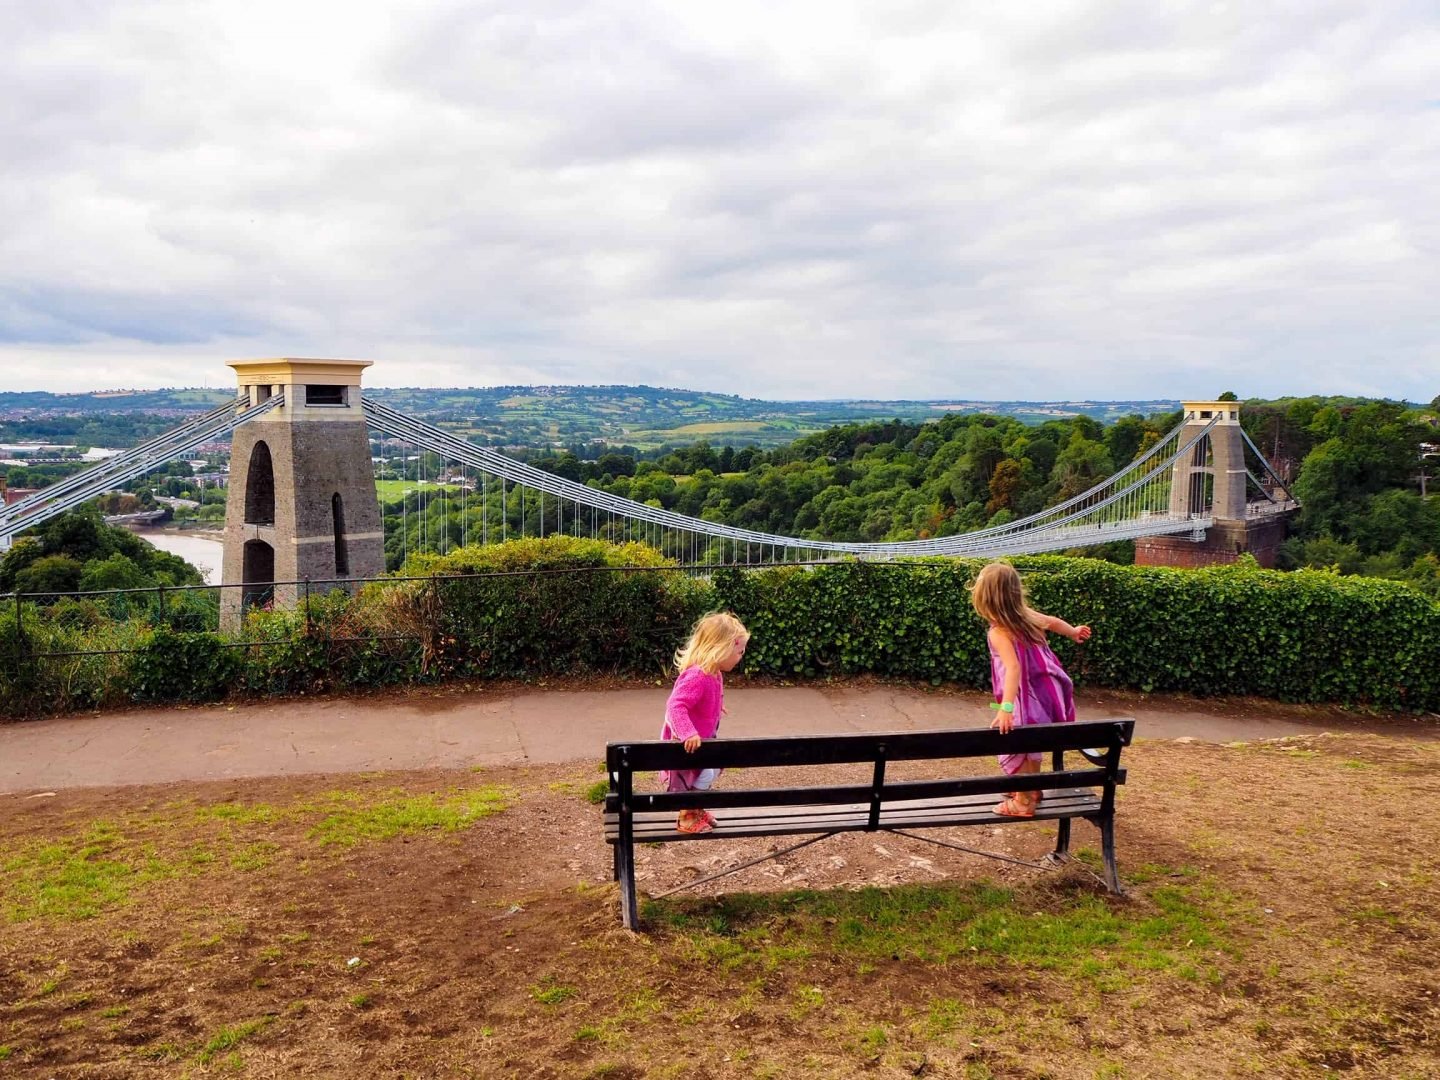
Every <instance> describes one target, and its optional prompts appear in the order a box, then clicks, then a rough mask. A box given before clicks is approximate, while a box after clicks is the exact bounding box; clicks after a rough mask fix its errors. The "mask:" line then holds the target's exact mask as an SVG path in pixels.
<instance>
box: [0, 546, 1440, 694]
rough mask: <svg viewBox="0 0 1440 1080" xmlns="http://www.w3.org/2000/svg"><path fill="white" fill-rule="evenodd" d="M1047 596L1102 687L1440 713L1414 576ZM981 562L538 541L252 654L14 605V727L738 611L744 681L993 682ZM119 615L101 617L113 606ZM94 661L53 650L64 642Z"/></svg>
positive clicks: (455, 565) (522, 656)
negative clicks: (781, 561) (723, 561)
mask: <svg viewBox="0 0 1440 1080" xmlns="http://www.w3.org/2000/svg"><path fill="white" fill-rule="evenodd" d="M1014 562H1015V564H1016V566H1017V567H1019V569H1020V570H1021V572H1022V574H1023V576H1024V578H1025V581H1026V587H1027V590H1028V592H1029V596H1030V600H1031V603H1032V604H1034V605H1035V606H1036V607H1038V608H1041V609H1042V610H1045V611H1049V612H1051V613H1053V614H1056V615H1060V616H1062V617H1064V618H1066V619H1069V620H1070V621H1072V622H1086V623H1089V624H1090V626H1091V627H1092V628H1093V630H1094V636H1093V637H1092V638H1091V639H1090V641H1089V642H1088V643H1087V644H1086V645H1084V646H1077V645H1075V644H1073V643H1071V642H1069V641H1066V640H1063V639H1056V640H1055V641H1054V642H1053V644H1054V646H1055V650H1056V652H1057V653H1058V654H1059V656H1060V658H1061V660H1062V661H1063V662H1064V663H1065V665H1066V666H1067V668H1068V669H1069V670H1070V672H1071V673H1072V674H1073V675H1074V676H1075V677H1076V681H1077V683H1079V684H1081V685H1087V684H1088V685H1091V686H1104V687H1116V688H1124V689H1130V690H1138V691H1143V692H1152V691H1172V692H1182V693H1188V694H1194V695H1197V696H1213V695H1219V694H1226V695H1257V696H1261V697H1268V698H1274V699H1278V700H1281V701H1292V702H1308V703H1328V704H1341V705H1364V706H1372V707H1377V708H1383V709H1393V710H1402V711H1412V712H1426V711H1429V712H1434V711H1440V604H1437V602H1436V601H1434V600H1431V599H1429V598H1428V597H1426V596H1425V595H1424V594H1422V593H1420V592H1418V591H1416V590H1414V589H1412V588H1410V587H1408V586H1406V585H1403V584H1399V583H1394V582H1388V581H1383V580H1379V579H1373V578H1355V577H1341V576H1339V575H1337V574H1332V573H1325V572H1320V571H1295V572H1291V573H1280V572H1275V571H1267V570H1261V569H1259V568H1258V567H1256V566H1255V565H1254V564H1253V562H1248V561H1247V562H1242V563H1241V564H1237V565H1235V566H1230V567H1217V568H1211V569H1206V570H1178V569H1166V568H1156V567H1133V566H1117V565H1114V564H1111V563H1105V562H1099V561H1096V560H1091V559H1075V558H1064V557H1059V556H1033V557H1025V558H1020V559H1016V560H1014ZM981 565H983V564H982V563H981V562H979V561H973V560H953V559H922V560H905V561H896V562H891V563H861V562H842V563H831V564H824V565H820V566H798V565H792V566H776V567H767V568H757V569H744V570H742V569H736V568H727V569H719V570H716V571H714V572H713V574H712V575H711V576H710V578H709V579H708V580H705V579H703V578H700V579H697V578H693V577H691V576H690V575H689V574H688V573H686V572H684V571H680V570H678V569H677V568H676V567H675V566H674V564H673V563H670V562H668V561H667V560H665V559H663V558H662V557H660V556H659V555H657V554H656V553H655V552H654V551H652V550H651V549H649V548H646V547H644V546H641V545H635V544H626V545H611V544H607V543H604V542H602V541H597V540H586V539H578V538H573V537H563V536H562V537H550V538H547V539H544V540H536V539H528V540H519V541H513V542H510V543H507V544H500V545H494V546H491V547H483V548H466V549H462V550H460V551H457V552H455V553H452V554H450V555H446V556H421V557H417V558H416V559H413V560H412V561H411V562H410V563H409V564H408V565H407V566H406V568H405V570H404V572H403V575H400V576H397V578H395V579H391V580H383V581H378V582H374V583H371V584H368V585H366V586H365V587H364V588H363V589H362V590H361V591H360V592H359V593H358V594H357V595H353V596H352V595H350V594H348V593H344V592H340V591H336V592H333V593H331V594H329V595H328V596H316V597H313V598H312V599H311V600H310V602H309V604H308V606H305V607H303V609H301V610H296V611H288V612H253V613H251V614H250V615H249V616H247V619H246V623H245V627H244V632H243V634H244V636H243V638H242V639H241V640H243V641H246V642H263V643H264V644H262V645H255V644H251V645H244V646H242V645H238V644H237V642H236V641H231V640H226V639H224V638H222V637H221V636H220V635H218V634H214V633H203V632H194V631H193V630H191V629H190V628H189V626H188V625H185V626H180V625H176V624H174V623H171V622H165V623H161V624H160V625H152V624H151V623H149V622H146V621H145V619H146V618H149V617H138V618H135V619H130V620H127V621H106V620H103V619H98V618H94V617H92V618H88V619H86V620H82V621H78V622H75V623H60V622H57V621H55V620H53V619H51V618H50V617H49V616H48V615H47V611H46V609H42V608H36V607H32V606H30V605H23V606H22V609H21V610H22V615H21V617H22V618H23V624H22V626H21V627H19V628H17V625H16V608H15V607H14V606H13V605H5V606H0V714H3V715H7V716H25V715H35V714H40V713H48V712H61V711H67V710H73V709H78V708H94V707H106V706H116V705H123V704H129V703H131V702H134V701H177V700H191V701H203V700H215V699H219V698H223V697H244V696H254V695H261V694H294V693H309V692H319V691H333V690H346V689H356V688H362V687H373V686H383V685H388V684H403V683H414V682H421V681H435V680H443V679H448V678H458V677H465V678H516V677H518V678H530V677H535V676H554V677H564V676H567V675H572V674H573V675H583V674H587V673H596V672H600V673H613V674H622V675H641V676H646V677H650V678H656V677H662V676H663V675H665V674H666V673H667V672H668V664H669V659H670V656H671V655H672V654H673V652H674V650H675V648H676V647H677V646H678V645H679V644H680V643H681V642H682V641H683V639H684V637H685V634H686V631H687V628H688V627H689V626H690V625H691V624H692V623H693V621H694V620H695V619H696V618H697V617H698V616H699V615H701V614H703V613H704V612H706V611H709V610H715V609H717V608H729V609H731V610H733V611H734V612H735V613H736V614H737V615H738V616H739V617H740V618H741V619H742V620H744V621H745V623H746V624H747V626H749V628H750V630H751V633H752V639H751V644H750V649H749V651H748V653H747V656H746V661H745V668H744V669H743V670H746V671H750V672H758V673H762V674H769V675H778V676H784V677H790V678H816V677H823V676H826V675H859V674H878V675H884V676H891V677H895V678H901V679H909V680H917V681H926V682H930V683H932V684H937V685H938V684H943V683H949V684H955V685H960V686H965V687H981V686H988V681H989V659H988V656H987V654H986V649H985V640H984V627H983V625H982V624H981V622H980V620H979V619H978V618H977V617H976V615H975V613H974V612H973V610H972V609H971V607H970V602H969V587H970V582H971V581H972V580H973V578H974V575H975V573H976V572H977V571H978V569H979V567H980V566H981ZM96 610H98V605H97V606H96ZM86 650H107V651H106V652H103V653H96V654H95V655H89V656H66V657H41V656H37V655H36V653H41V652H51V653H57V652H70V653H79V652H85V651H86Z"/></svg>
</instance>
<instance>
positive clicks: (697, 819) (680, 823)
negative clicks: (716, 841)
mask: <svg viewBox="0 0 1440 1080" xmlns="http://www.w3.org/2000/svg"><path fill="white" fill-rule="evenodd" d="M713 828H715V819H714V818H712V817H711V816H710V815H709V814H707V813H705V812H704V811H703V810H702V811H701V812H700V813H699V814H696V815H694V816H693V817H686V816H685V815H683V814H682V815H680V817H679V819H678V820H676V822H675V831H676V832H683V833H702V832H709V831H710V830H711V829H713Z"/></svg>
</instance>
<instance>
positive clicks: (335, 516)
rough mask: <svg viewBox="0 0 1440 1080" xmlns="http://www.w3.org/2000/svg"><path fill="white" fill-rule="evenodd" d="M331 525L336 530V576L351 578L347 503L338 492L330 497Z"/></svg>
mask: <svg viewBox="0 0 1440 1080" xmlns="http://www.w3.org/2000/svg"><path fill="white" fill-rule="evenodd" d="M330 523H331V525H332V526H333V527H334V530H335V576H336V577H349V575H350V553H349V552H348V551H347V550H346V549H345V501H344V500H343V499H341V498H340V493H339V492H338V491H337V492H335V494H334V495H331V496H330Z"/></svg>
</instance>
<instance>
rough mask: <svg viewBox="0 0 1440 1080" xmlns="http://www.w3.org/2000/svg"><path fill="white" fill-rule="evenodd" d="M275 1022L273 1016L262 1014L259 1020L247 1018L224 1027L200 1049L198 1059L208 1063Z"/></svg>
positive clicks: (202, 1063)
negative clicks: (239, 1022)
mask: <svg viewBox="0 0 1440 1080" xmlns="http://www.w3.org/2000/svg"><path fill="white" fill-rule="evenodd" d="M274 1022H275V1018H274V1017H273V1016H262V1017H260V1018H259V1019H258V1020H246V1021H245V1022H244V1023H241V1024H236V1025H234V1026H233V1027H223V1028H221V1029H220V1030H219V1031H218V1032H216V1033H215V1035H214V1036H213V1037H212V1038H211V1039H210V1041H209V1042H207V1043H206V1044H205V1045H204V1046H203V1047H201V1049H200V1053H199V1054H197V1055H196V1060H197V1061H199V1062H200V1064H201V1065H208V1064H210V1062H212V1061H214V1060H215V1058H217V1057H219V1056H220V1055H221V1054H224V1053H226V1052H227V1051H229V1050H233V1049H234V1048H235V1047H237V1046H239V1045H240V1044H241V1043H242V1042H244V1041H245V1040H246V1039H248V1038H250V1037H251V1036H252V1035H257V1034H259V1033H260V1032H262V1031H264V1030H265V1029H266V1028H267V1027H269V1026H270V1025H271V1024H272V1023H274Z"/></svg>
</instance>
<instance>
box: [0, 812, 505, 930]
mask: <svg viewBox="0 0 1440 1080" xmlns="http://www.w3.org/2000/svg"><path fill="white" fill-rule="evenodd" d="M513 799H514V793H513V792H512V791H510V790H509V789H507V788H502V787H496V786H493V785H487V786H482V787H477V788H470V789H466V790H462V791H450V792H446V793H443V794H442V793H435V792H431V793H429V794H423V795H411V794H407V793H406V792H403V791H401V790H399V789H379V790H358V791H357V790H333V791H326V792H322V793H320V794H318V795H316V796H314V797H313V798H310V799H306V800H298V801H296V802H295V803H293V804H291V805H289V806H285V807H277V806H272V805H269V804H266V803H238V802H225V803H216V804H213V805H209V806H202V807H192V806H178V805H177V806H172V807H170V808H169V809H170V810H171V813H172V816H171V817H169V818H167V817H165V816H164V815H163V814H162V815H159V816H157V815H153V814H151V815H136V816H135V817H133V818H131V819H129V820H127V821H125V822H122V823H115V822H110V821H103V820H102V821H93V822H90V823H89V824H88V825H87V826H85V827H84V830H83V831H82V832H80V833H79V834H77V835H75V836H73V837H70V838H61V839H55V840H51V841H47V842H40V841H37V842H32V843H30V844H28V845H21V846H19V847H18V848H17V849H15V850H13V851H12V852H11V853H10V854H9V855H8V856H7V857H6V858H5V859H4V861H3V862H0V913H3V916H4V919H5V920H6V921H8V922H12V923H19V922H29V921H31V920H33V919H48V920H57V921H71V920H79V919H90V918H94V917H95V916H97V915H99V914H100V913H101V912H103V911H106V910H108V909H110V908H114V907H117V906H121V905H124V904H126V903H129V902H130V901H131V900H132V898H133V895H134V893H135V892H136V891H137V890H139V889H141V888H142V887H143V886H145V885H148V884H150V883H153V882H157V881H163V880H166V879H168V878H173V877H175V876H177V875H180V874H206V873H212V872H215V871H216V870H219V869H221V868H224V867H228V868H230V869H233V870H237V871H241V872H255V871H259V870H262V869H264V868H266V867H268V866H269V865H270V864H271V863H272V862H274V861H275V860H276V859H277V858H280V857H282V855H283V854H284V852H283V851H282V849H281V847H280V845H279V844H277V843H276V842H275V841H272V840H246V839H244V838H243V837H241V838H237V837H236V833H237V831H240V832H243V831H245V830H250V829H259V828H265V829H272V828H274V827H276V826H279V825H285V824H295V825H302V826H303V825H306V824H308V825H309V828H308V831H307V833H306V836H307V838H308V839H309V840H310V841H312V842H313V843H314V844H316V845H318V846H320V847H327V846H335V847H344V848H348V847H354V846H355V845H357V844H362V843H375V842H380V841H384V840H388V839H391V838H393V837H396V836H400V835H415V834H420V833H427V832H430V833H453V832H457V831H459V830H461V829H464V828H467V827H468V826H470V825H472V824H474V823H475V822H477V821H480V820H482V819H483V818H486V817H489V816H490V815H492V814H497V813H500V812H501V811H503V810H504V809H505V808H506V807H507V806H509V805H510V804H511V802H512V801H513ZM177 811H179V812H180V813H179V815H178V816H179V817H180V818H181V820H179V821H177V820H176V812H177ZM185 819H188V820H185ZM194 824H199V825H202V826H203V825H214V826H217V830H216V831H215V833H214V835H212V836H211V837H209V838H208V839H207V840H206V842H203V843H202V842H197V841H196V840H195V838H193V837H189V838H187V841H186V842H185V843H184V844H183V845H181V846H179V847H178V848H175V849H173V850H166V849H165V843H166V841H167V839H169V837H170V836H171V835H173V834H179V833H180V832H182V831H184V830H185V829H187V828H188V827H189V826H191V825H194Z"/></svg>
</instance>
